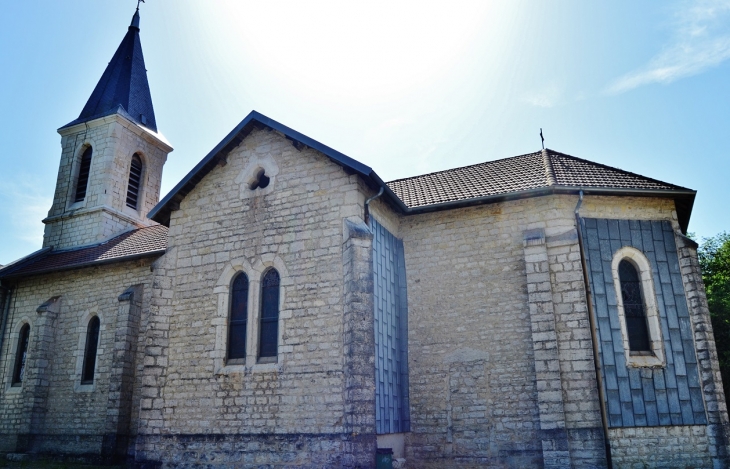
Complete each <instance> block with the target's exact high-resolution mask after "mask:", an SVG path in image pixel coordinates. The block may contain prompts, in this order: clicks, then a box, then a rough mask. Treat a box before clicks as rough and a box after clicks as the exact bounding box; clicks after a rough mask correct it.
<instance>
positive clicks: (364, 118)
mask: <svg viewBox="0 0 730 469" xmlns="http://www.w3.org/2000/svg"><path fill="white" fill-rule="evenodd" d="M0 5H2V10H3V13H4V15H3V16H4V21H3V28H0V70H2V73H0V109H1V110H2V112H0V142H1V146H0V148H2V150H1V153H0V158H1V160H0V161H1V165H0V264H6V263H8V262H10V261H12V260H14V259H16V258H18V257H21V256H23V255H26V254H28V253H30V252H32V251H35V250H36V249H38V248H40V246H41V242H42V234H43V224H42V223H41V220H42V219H43V218H44V217H45V215H46V214H47V212H48V209H49V208H50V206H51V200H52V197H53V191H54V185H55V181H56V176H57V171H58V163H59V158H60V149H61V148H60V136H59V135H58V134H57V133H56V129H57V128H59V127H61V126H62V125H64V124H66V123H68V122H70V121H72V120H73V119H75V118H76V117H77V116H78V114H79V113H80V111H81V109H82V107H83V105H84V104H85V102H86V100H87V99H88V97H89V95H90V94H91V91H92V90H93V88H94V86H95V84H96V82H97V81H98V79H99V78H100V77H101V74H102V72H103V71H104V68H105V67H106V64H107V62H108V61H109V60H110V59H111V57H112V54H113V53H114V51H115V50H116V47H117V45H118V44H119V42H120V41H121V39H122V37H123V36H124V34H125V32H126V28H127V26H128V24H129V21H130V19H131V16H132V14H133V12H134V8H135V5H136V1H132V0H124V1H122V0H115V1H113V2H112V1H110V0H106V1H99V0H66V1H63V2H59V1H57V0H36V1H32V2H18V1H10V0H2V1H0ZM141 17H142V20H141V29H142V31H141V37H142V46H143V50H144V54H145V60H146V65H147V69H148V77H149V81H150V87H151V90H152V99H153V102H154V105H155V112H156V117H157V123H158V128H159V130H160V131H161V132H162V133H163V134H164V135H165V136H166V137H167V139H168V140H169V141H170V142H171V143H172V145H173V146H174V147H175V151H174V152H173V153H171V154H170V157H169V159H168V162H167V164H166V166H165V171H164V177H163V187H162V192H163V194H165V193H166V192H167V191H169V190H170V189H171V188H172V187H173V186H174V185H175V183H177V181H179V180H180V179H181V178H182V177H183V176H184V175H185V174H186V173H187V172H188V171H189V170H190V169H191V168H192V167H193V166H194V165H195V164H196V163H197V162H198V161H199V160H200V159H201V158H202V157H203V156H205V154H206V153H207V152H208V151H209V150H210V149H211V148H213V147H214V146H215V145H216V144H217V143H218V142H219V141H220V140H221V139H222V138H223V137H224V136H225V135H226V134H227V133H228V132H229V131H230V130H231V129H232V128H233V127H234V126H235V125H236V124H237V123H238V122H239V121H240V120H241V119H243V118H244V117H245V116H246V114H248V112H249V111H251V110H252V109H255V110H257V111H259V112H261V113H263V114H266V115H267V116H269V117H271V118H273V119H276V120H278V121H279V122H282V123H283V124H285V125H288V126H289V127H292V128H294V129H296V130H298V131H300V132H302V133H304V134H306V135H309V136H310V137H312V138H314V139H316V140H319V141H321V142H322V143H325V144H327V145H329V146H331V147H333V148H335V149H337V150H339V151H341V152H343V153H345V154H347V155H349V156H351V157H353V158H355V159H357V160H360V161H362V162H364V163H365V164H367V165H369V166H371V167H373V168H374V169H375V171H376V172H378V174H380V176H381V177H383V179H385V180H392V179H396V178H400V177H406V176H411V175H415V174H421V173H425V172H431V171H438V170H442V169H446V168H451V167H455V166H462V165H467V164H473V163H478V162H483V161H487V160H494V159H499V158H505V157H509V156H514V155H519V154H523V153H527V152H532V151H535V150H538V149H539V148H540V139H539V135H538V134H539V129H540V128H543V131H544V134H545V140H546V145H547V146H548V147H550V148H552V149H555V150H558V151H562V152H565V153H568V154H572V155H575V156H578V157H582V158H586V159H590V160H593V161H597V162H600V163H604V164H608V165H611V166H616V167H619V168H622V169H625V170H629V171H633V172H637V173H640V174H643V175H646V176H650V177H653V178H656V179H660V180H664V181H667V182H671V183H674V184H678V185H681V186H685V187H690V188H692V189H695V190H697V191H698V196H697V199H696V202H695V207H694V210H693V215H692V220H691V222H690V227H689V229H690V231H693V232H695V233H697V234H698V235H699V236H701V237H702V236H712V235H714V234H716V233H718V232H721V231H724V230H730V211H728V210H727V207H726V204H727V203H728V197H727V191H726V181H727V179H728V174H729V172H730V171H729V170H730V157H728V156H727V155H726V154H725V153H726V152H725V151H723V148H725V147H727V146H728V143H729V142H728V139H729V138H730V132H729V131H728V130H729V127H730V86H729V85H730V60H729V59H730V0H722V1H721V0H682V1H662V2H659V1H653V2H649V1H645V2H635V1H623V0H620V1H611V2H603V3H600V4H599V3H598V2H586V1H583V0H572V1H571V0H556V1H550V2H547V1H529V2H528V1H513V0H510V1H502V2H488V1H478V2H460V1H454V2H429V1H425V2H424V1H420V2H415V1H414V2H408V3H396V2H382V3H378V2H368V3H364V2H360V3H356V2H316V1H315V2H310V1H308V2H294V1H291V2H243V1H236V0H218V1H215V2H212V1H202V0H198V1H193V0H174V1H173V0H147V3H146V4H143V5H142V7H141Z"/></svg>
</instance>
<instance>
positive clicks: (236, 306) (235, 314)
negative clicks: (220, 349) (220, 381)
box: [227, 273, 248, 364]
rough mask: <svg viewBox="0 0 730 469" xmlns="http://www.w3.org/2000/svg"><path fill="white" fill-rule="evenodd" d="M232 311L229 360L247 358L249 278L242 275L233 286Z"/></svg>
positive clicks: (234, 360)
mask: <svg viewBox="0 0 730 469" xmlns="http://www.w3.org/2000/svg"><path fill="white" fill-rule="evenodd" d="M231 287H232V288H231V300H230V301H231V303H230V304H231V310H230V314H229V319H228V360H227V362H228V363H229V364H236V360H243V359H244V358H246V324H247V321H248V277H246V274H244V273H240V274H238V275H237V276H236V278H235V279H234V280H233V285H232V286H231Z"/></svg>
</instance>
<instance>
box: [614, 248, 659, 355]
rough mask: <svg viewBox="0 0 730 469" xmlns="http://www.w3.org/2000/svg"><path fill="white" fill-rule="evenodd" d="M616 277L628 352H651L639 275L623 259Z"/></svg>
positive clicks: (631, 265)
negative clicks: (621, 299)
mask: <svg viewBox="0 0 730 469" xmlns="http://www.w3.org/2000/svg"><path fill="white" fill-rule="evenodd" d="M618 277H619V280H620V281H621V297H622V298H623V303H624V315H625V316H626V331H627V332H628V334H629V350H631V351H634V352H648V351H651V343H650V341H649V329H648V328H647V325H646V311H645V310H644V296H643V294H642V291H641V280H640V279H639V273H638V272H637V271H636V267H634V265H633V264H632V263H631V262H629V261H627V260H625V259H624V260H622V261H621V262H620V263H619V265H618Z"/></svg>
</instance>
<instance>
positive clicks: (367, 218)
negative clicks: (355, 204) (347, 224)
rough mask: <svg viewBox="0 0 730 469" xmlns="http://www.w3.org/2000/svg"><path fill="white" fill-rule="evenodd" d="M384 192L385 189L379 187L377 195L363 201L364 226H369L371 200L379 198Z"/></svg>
mask: <svg viewBox="0 0 730 469" xmlns="http://www.w3.org/2000/svg"><path fill="white" fill-rule="evenodd" d="M384 191H385V188H384V187H383V186H380V190H379V191H378V193H377V194H375V195H374V196H372V197H370V198H369V199H367V200H365V216H364V219H365V224H366V225H367V226H370V202H372V201H373V200H375V199H377V198H378V197H380V196H381V195H383V192H384Z"/></svg>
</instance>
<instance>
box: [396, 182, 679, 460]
mask: <svg viewBox="0 0 730 469" xmlns="http://www.w3.org/2000/svg"><path fill="white" fill-rule="evenodd" d="M577 202H578V197H576V196H567V195H566V196H549V197H541V198H533V199H526V200H518V201H511V202H504V203H500V204H494V205H488V206H482V207H475V208H465V209H460V210H453V211H448V212H437V213H431V214H424V215H417V216H408V217H404V218H403V219H402V220H401V223H400V236H401V237H403V239H404V242H405V248H406V268H407V270H408V304H409V322H410V324H411V327H410V331H409V347H410V349H409V356H410V373H411V406H412V414H411V415H412V432H411V434H410V435H409V436H408V441H407V449H406V451H407V454H408V455H407V459H409V461H415V462H416V463H417V464H423V467H443V466H444V464H446V465H450V466H451V465H461V466H464V467H477V466H479V465H483V464H496V465H500V464H504V465H510V464H512V465H520V466H523V467H530V466H538V467H539V466H542V465H544V466H545V467H552V466H556V467H559V466H561V465H564V464H565V463H566V461H570V463H571V464H572V465H573V466H574V467H596V466H598V467H600V466H605V464H606V459H605V451H604V448H603V441H604V440H603V429H602V424H601V418H600V406H599V402H600V401H599V399H598V391H597V384H596V377H595V368H594V356H593V348H592V340H591V332H590V326H589V317H588V308H587V301H586V292H585V288H584V282H583V274H582V266H581V256H580V248H579V244H578V237H577V231H576V223H575V216H574V209H575V207H576V204H577ZM581 214H582V215H583V216H599V214H600V216H603V217H615V218H620V217H623V218H640V219H647V218H651V219H668V220H672V221H673V223H674V224H675V226H676V213H675V212H674V206H673V203H672V202H671V201H669V202H668V201H664V200H661V199H648V198H612V197H586V198H585V200H584V203H583V206H582V209H581ZM541 246H542V247H541ZM526 269H527V270H526ZM548 280H549V282H548ZM419 467H420V466H419Z"/></svg>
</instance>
